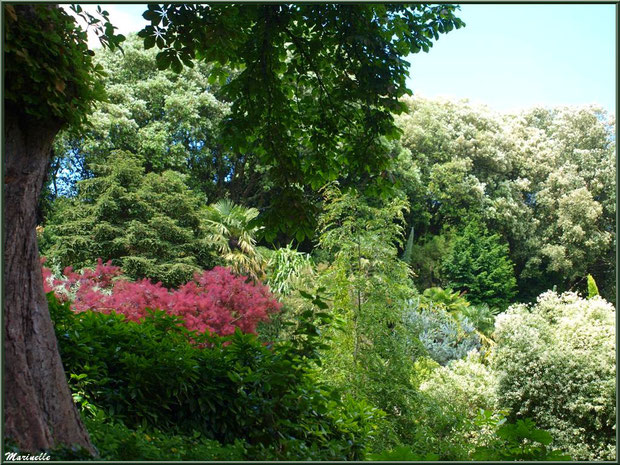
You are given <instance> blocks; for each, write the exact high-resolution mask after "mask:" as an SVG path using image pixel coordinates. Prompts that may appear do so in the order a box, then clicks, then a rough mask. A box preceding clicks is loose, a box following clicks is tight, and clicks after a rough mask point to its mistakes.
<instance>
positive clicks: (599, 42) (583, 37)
mask: <svg viewBox="0 0 620 465" xmlns="http://www.w3.org/2000/svg"><path fill="white" fill-rule="evenodd" d="M83 6H84V8H87V7H89V6H90V7H94V6H93V5H83ZM101 6H102V8H104V9H105V10H107V11H108V12H109V13H110V19H111V21H112V23H113V24H114V25H115V26H117V27H118V29H119V31H120V32H121V33H123V34H127V33H129V32H132V31H138V30H140V29H141V28H142V27H143V26H144V25H145V24H146V21H145V20H144V19H142V16H141V14H142V12H144V10H145V9H146V7H145V6H144V5H127V4H125V5H123V4H114V5H103V4H102V5H101ZM457 15H458V16H459V17H460V18H461V19H462V20H463V21H465V23H466V27H464V28H461V29H458V30H453V31H451V32H449V33H448V34H442V35H440V37H439V40H438V41H437V42H436V43H435V44H434V45H433V47H432V48H431V50H430V52H429V53H428V54H426V53H424V52H421V53H419V54H416V55H412V56H410V57H408V61H410V62H411V77H410V79H409V81H408V86H409V88H410V89H412V90H413V92H414V94H415V95H419V96H424V97H429V98H436V97H447V98H451V99H468V100H470V101H471V102H472V103H480V104H485V105H488V106H489V107H491V108H492V109H494V110H497V111H501V112H512V111H518V110H520V109H523V108H527V107H531V106H534V105H543V106H557V105H586V104H598V105H600V106H602V107H603V108H604V109H606V110H607V111H608V112H610V113H613V114H615V113H616V25H615V16H616V6H615V5H600V4H590V5H587V4H586V5H574V4H549V5H540V4H529V5H528V4H520V5H515V4H504V5H501V4H500V5H497V4H496V5H493V4H464V5H461V10H460V11H459V12H458V14H457ZM95 45H96V39H94V38H93V40H92V42H91V46H95Z"/></svg>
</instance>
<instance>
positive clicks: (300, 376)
mask: <svg viewBox="0 0 620 465" xmlns="http://www.w3.org/2000/svg"><path fill="white" fill-rule="evenodd" d="M49 296H50V297H49V299H50V309H51V311H52V316H53V318H54V321H55V324H56V331H57V336H58V341H59V344H60V351H61V354H62V359H63V363H64V365H65V369H66V371H67V373H69V374H70V377H69V382H70V386H71V388H72V390H73V392H74V399H75V400H76V401H77V402H78V405H81V408H82V410H83V412H84V414H85V415H87V416H94V419H93V420H92V422H91V424H93V425H97V424H100V423H101V422H103V423H104V424H108V426H107V427H105V428H104V430H103V432H100V433H98V434H99V435H104V434H107V435H110V436H115V437H116V440H115V441H111V440H110V439H111V438H107V437H105V436H104V440H105V443H104V444H102V446H103V447H105V448H108V451H110V449H112V450H114V448H115V447H118V445H115V444H114V443H115V442H117V441H119V440H120V441H121V443H122V444H127V443H131V442H134V446H133V447H134V450H135V448H136V447H138V446H137V445H135V443H136V442H138V441H139V442H140V443H142V447H143V448H144V446H145V445H144V439H143V438H142V437H141V436H142V435H143V434H144V433H147V434H153V436H154V437H155V438H156V441H161V442H163V443H164V444H173V443H174V437H170V438H168V439H164V438H163V437H161V436H160V437H159V438H158V439H157V436H158V435H160V434H161V432H164V431H165V432H167V433H168V434H173V435H175V434H176V435H183V436H185V437H189V438H194V443H196V442H197V440H198V438H202V439H201V440H200V441H199V442H198V443H197V444H196V445H197V447H199V448H202V450H203V451H205V449H206V450H209V448H211V449H212V450H211V451H210V454H211V455H210V456H211V457H212V458H214V459H215V458H219V459H221V458H223V457H222V456H221V455H219V454H221V453H222V451H221V447H220V446H219V444H222V445H225V451H226V453H227V455H229V456H230V455H231V454H233V455H232V456H233V457H234V456H235V455H237V457H238V456H239V455H242V456H243V457H244V458H245V459H256V458H258V457H260V458H273V459H278V458H280V459H283V458H290V457H298V458H304V459H332V460H334V459H356V458H359V457H360V456H361V454H363V451H364V449H365V447H366V446H365V443H366V441H367V439H368V435H371V434H372V430H373V421H374V420H373V418H374V417H375V416H376V415H378V413H374V412H375V409H372V408H370V407H369V406H366V405H365V404H363V403H359V402H355V401H353V400H349V401H345V402H343V401H341V400H340V396H339V395H338V394H337V393H336V392H334V391H330V390H329V389H328V388H326V387H325V386H324V385H323V384H322V383H320V382H319V380H318V379H317V377H316V373H315V370H314V368H313V360H314V358H315V357H316V353H315V351H314V349H313V344H314V342H315V339H316V327H315V326H314V324H313V323H312V322H311V321H309V320H306V321H300V322H299V324H298V326H297V330H296V335H297V336H300V337H301V336H303V337H302V339H300V342H299V343H297V344H293V343H281V344H276V345H274V346H272V347H266V346H265V345H263V344H261V343H260V342H259V341H258V340H257V339H256V337H255V336H253V335H249V334H246V335H244V334H242V333H241V332H239V331H237V332H235V333H234V334H233V335H231V336H229V337H227V338H218V337H214V336H206V335H204V336H200V335H199V334H197V333H192V332H188V331H187V330H186V329H184V328H183V326H182V325H180V322H179V320H177V319H176V318H175V317H171V316H168V315H166V314H165V313H163V312H155V313H153V314H151V315H150V316H148V317H146V318H144V319H143V320H142V322H141V324H137V323H135V322H129V321H125V319H124V317H123V316H122V315H119V314H116V313H112V314H103V313H97V312H90V311H88V312H82V313H77V314H76V313H74V312H72V311H71V310H70V307H69V303H65V304H60V303H58V302H57V300H56V299H55V298H54V296H53V294H50V295H49ZM105 418H108V420H105ZM93 422H94V423H93ZM110 422H111V423H120V428H121V429H120V431H122V430H123V428H128V429H129V430H130V431H129V433H130V435H129V437H124V438H123V437H119V433H118V431H119V430H117V432H116V433H114V432H113V428H112V424H109V423H110ZM158 431H159V433H158ZM96 437H97V436H96ZM189 438H188V439H185V440H183V441H181V442H185V443H186V444H185V445H184V447H185V448H187V447H188V446H187V443H191V442H190V439H189ZM206 440H210V441H211V442H209V441H206ZM215 441H217V442H215ZM239 442H240V443H241V444H242V445H243V446H244V447H242V446H241V445H240V444H239ZM162 445H163V444H162ZM244 449H245V450H244ZM235 451H236V454H235ZM118 453H119V454H120V457H127V456H128V455H129V456H131V450H129V451H123V450H119V452H118ZM134 453H135V452H134ZM151 453H152V450H151ZM116 457H119V455H116ZM206 458H207V457H202V458H201V460H204V459H206Z"/></svg>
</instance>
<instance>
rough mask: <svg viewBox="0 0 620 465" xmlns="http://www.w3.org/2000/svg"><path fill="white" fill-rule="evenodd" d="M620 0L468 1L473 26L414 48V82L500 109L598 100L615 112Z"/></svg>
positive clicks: (419, 88)
mask: <svg viewBox="0 0 620 465" xmlns="http://www.w3.org/2000/svg"><path fill="white" fill-rule="evenodd" d="M615 8H616V7H615V5H569V4H556V5H536V4H530V5H468V4H466V5H461V11H460V12H459V14H458V16H459V17H460V18H461V19H463V21H465V23H466V24H467V26H466V27H465V28H462V29H459V30H453V31H452V32H450V33H448V34H446V35H443V36H440V38H439V40H438V41H437V42H436V43H435V44H434V46H433V47H432V48H431V50H430V52H429V53H428V54H425V53H420V54H416V55H412V56H411V57H410V61H411V63H412V68H411V79H410V80H409V87H410V88H411V89H412V90H413V91H414V93H416V94H419V95H424V96H427V97H436V96H440V95H443V96H448V97H456V98H468V99H470V100H471V101H473V102H477V103H485V104H487V105H489V106H490V107H492V108H494V109H496V110H500V111H511V110H515V109H519V108H523V107H527V106H532V105H535V104H542V105H546V106H553V105H575V104H578V105H580V104H589V103H597V104H599V105H601V106H603V107H604V108H605V109H607V110H608V111H613V112H614V113H615V111H614V110H615V102H616V84H615V82H616V81H615V79H616V65H615V60H616V39H615V37H616V36H615V34H616V26H615V14H616V12H615Z"/></svg>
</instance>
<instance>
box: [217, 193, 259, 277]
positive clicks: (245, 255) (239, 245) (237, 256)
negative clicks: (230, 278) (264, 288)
mask: <svg viewBox="0 0 620 465" xmlns="http://www.w3.org/2000/svg"><path fill="white" fill-rule="evenodd" d="M257 216H258V210H257V209H256V208H246V207H244V206H243V205H235V204H234V203H233V202H232V201H230V200H229V199H222V200H220V201H218V202H217V203H215V204H213V205H210V206H209V207H208V208H207V211H206V224H207V227H208V228H209V232H208V234H207V239H208V240H209V242H211V243H212V244H213V246H214V247H215V248H216V250H217V251H218V252H219V253H220V254H221V258H222V259H223V261H224V262H225V263H226V265H227V266H229V267H230V268H231V269H232V270H233V271H234V272H235V273H237V274H241V275H246V276H248V277H249V278H252V279H253V280H262V279H263V278H264V269H265V259H264V257H263V256H262V255H261V254H260V253H259V252H258V250H257V249H256V240H255V238H254V236H255V235H256V233H257V232H258V231H259V230H260V227H257V226H254V225H251V221H252V220H253V219H255V218H256V217H257Z"/></svg>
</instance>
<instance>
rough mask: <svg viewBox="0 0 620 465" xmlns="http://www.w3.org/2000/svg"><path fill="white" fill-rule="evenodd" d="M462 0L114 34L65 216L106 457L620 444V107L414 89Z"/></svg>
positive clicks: (64, 336)
mask: <svg viewBox="0 0 620 465" xmlns="http://www.w3.org/2000/svg"><path fill="white" fill-rule="evenodd" d="M454 10H455V7H453V6H451V5H436V6H428V5H414V6H410V7H409V8H405V6H401V5H374V4H368V5H364V6H360V5H357V6H355V7H353V6H350V5H328V4H321V5H310V4H307V5H306V4H304V5H292V4H291V5H284V4H278V5H275V4H273V5H255V6H252V7H247V6H246V7H243V8H241V7H239V6H238V5H232V4H228V5H225V4H213V5H193V4H192V5H184V4H167V5H161V6H156V5H149V6H148V10H147V12H146V13H145V18H146V19H147V20H149V21H150V22H151V24H150V25H149V26H147V27H146V28H145V30H144V31H143V32H142V33H141V34H140V37H141V38H142V40H143V41H144V45H146V46H147V48H148V49H146V50H145V49H144V48H143V47H142V45H143V44H142V40H141V39H139V38H137V37H135V36H132V37H130V38H129V40H128V41H127V44H126V47H125V54H124V55H119V54H112V53H109V52H103V53H101V54H99V53H98V54H97V56H96V57H95V59H94V60H95V62H96V63H99V64H100V65H101V70H102V71H105V72H106V73H107V75H106V76H105V77H104V78H103V80H102V81H101V82H102V83H103V85H104V86H105V88H106V90H107V92H108V96H109V99H108V101H107V102H104V103H100V104H98V105H97V107H96V109H95V111H94V112H93V113H92V114H90V115H89V116H88V118H87V122H88V123H89V124H90V126H88V127H86V128H81V129H79V130H77V129H76V128H73V129H71V130H67V131H65V132H64V133H62V134H61V135H60V137H58V138H57V139H56V142H55V146H54V148H55V156H54V159H53V161H52V164H51V166H50V169H49V174H50V177H49V179H48V182H47V195H46V199H45V202H43V203H41V205H40V207H41V208H40V210H41V211H40V214H41V221H40V228H39V229H38V238H39V247H40V251H41V252H42V255H45V256H47V262H46V263H45V264H46V265H47V266H50V269H48V268H46V267H44V268H43V276H44V278H45V290H46V291H53V292H54V294H55V296H54V295H52V294H49V295H48V298H49V301H50V308H51V311H52V316H53V318H54V322H55V328H56V334H57V337H58V341H59V347H60V352H61V355H62V360H63V364H64V367H65V370H66V373H67V377H68V380H69V385H70V388H71V392H72V394H73V399H74V401H75V403H76V405H77V406H78V407H79V409H80V412H81V415H82V417H83V419H84V421H85V423H86V425H87V426H88V428H89V430H90V433H91V436H92V440H93V443H94V444H95V445H96V447H97V448H98V451H99V454H100V457H101V458H102V459H105V460H169V459H177V460H214V461H221V460H266V461H270V460H291V461H292V460H364V459H373V460H452V461H463V460H486V461H501V460H565V459H567V458H569V456H568V455H566V454H567V453H568V454H570V457H572V458H573V459H577V460H614V459H615V458H616V448H615V442H614V441H615V428H616V425H615V415H616V410H615V395H616V392H615V384H614V381H615V375H616V368H615V328H614V321H615V310H614V308H613V305H612V304H611V303H609V301H613V299H614V298H615V277H614V256H615V255H614V252H615V192H614V189H613V183H614V175H615V158H614V157H615V140H614V138H613V128H614V122H613V120H612V119H611V118H609V117H608V115H606V114H605V113H604V112H603V111H601V110H600V109H597V108H595V107H583V108H557V109H541V108H534V109H531V110H528V111H525V112H522V113H520V114H518V115H512V114H506V115H499V114H494V113H492V112H490V111H489V110H488V109H486V108H480V107H474V106H471V105H469V104H467V103H466V102H458V103H457V102H446V101H429V100H424V99H419V98H408V97H405V94H406V93H407V91H406V89H405V87H404V82H405V81H404V80H405V78H406V74H407V72H406V63H405V62H404V61H403V59H402V57H403V56H404V55H405V54H407V53H409V52H417V51H419V50H427V49H428V47H429V46H430V44H431V40H432V38H433V37H434V38H437V36H438V34H439V33H443V32H447V31H449V30H450V29H451V28H453V27H458V26H460V25H461V22H460V20H458V19H457V18H455V17H454V16H453V14H454ZM233 31H234V32H235V34H232V32H233ZM207 38H208V40H207ZM194 58H196V59H197V60H196V61H193V59H194ZM336 65H337V66H336ZM401 132H402V137H400V138H399V135H400V134H401ZM388 187H389V188H388ZM310 238H313V239H315V240H314V241H312V240H309V239H310ZM283 245H285V246H283ZM100 257H101V258H100ZM97 259H99V260H98V262H97V265H96V266H95V267H94V268H92V269H91V268H88V267H89V266H92V265H93V264H94V263H95V261H96V260H97ZM75 270H77V271H75ZM551 289H554V291H551ZM568 289H572V290H573V291H577V292H564V291H566V290H568ZM555 290H558V291H559V293H556V292H555ZM581 295H583V296H584V297H581ZM533 301H535V302H533ZM528 302H530V303H528ZM532 302H533V303H532ZM82 452H83V451H82ZM82 452H80V451H71V450H69V449H67V450H66V449H62V450H61V449H58V450H56V451H55V452H54V454H56V455H55V456H54V457H58V458H65V457H68V458H74V459H76V458H84V457H83V454H82V455H80V454H81V453H82ZM72 453H73V454H74V455H71V454H72Z"/></svg>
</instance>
